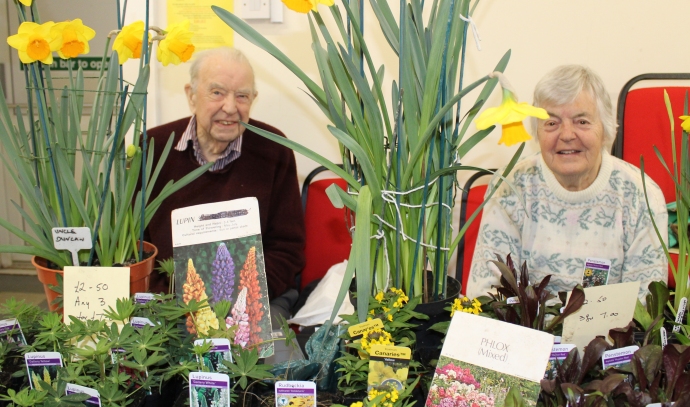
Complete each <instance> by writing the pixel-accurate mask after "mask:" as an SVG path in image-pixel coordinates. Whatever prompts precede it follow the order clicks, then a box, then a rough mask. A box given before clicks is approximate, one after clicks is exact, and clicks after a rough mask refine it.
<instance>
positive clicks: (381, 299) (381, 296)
mask: <svg viewBox="0 0 690 407" xmlns="http://www.w3.org/2000/svg"><path fill="white" fill-rule="evenodd" d="M374 299H375V300H376V301H378V302H381V301H383V291H379V293H378V294H376V297H374ZM372 311H373V310H372Z"/></svg>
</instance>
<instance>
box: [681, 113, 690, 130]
mask: <svg viewBox="0 0 690 407" xmlns="http://www.w3.org/2000/svg"><path fill="white" fill-rule="evenodd" d="M680 120H682V121H683V123H681V124H680V127H682V128H683V130H684V131H685V132H686V133H690V116H680Z"/></svg>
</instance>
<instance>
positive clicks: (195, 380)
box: [189, 372, 230, 388]
mask: <svg viewBox="0 0 690 407" xmlns="http://www.w3.org/2000/svg"><path fill="white" fill-rule="evenodd" d="M189 384H190V387H215V388H227V387H228V386H229V384H230V378H229V377H228V375H226V374H223V373H206V372H191V373H189Z"/></svg>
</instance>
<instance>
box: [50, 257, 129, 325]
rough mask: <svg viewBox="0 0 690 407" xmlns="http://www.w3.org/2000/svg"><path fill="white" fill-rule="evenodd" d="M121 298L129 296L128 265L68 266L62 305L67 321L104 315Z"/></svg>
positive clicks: (96, 317) (100, 317)
mask: <svg viewBox="0 0 690 407" xmlns="http://www.w3.org/2000/svg"><path fill="white" fill-rule="evenodd" d="M118 298H129V267H65V275H64V287H63V309H64V312H65V322H66V323H69V317H70V316H74V317H77V318H79V319H80V320H88V319H103V318H104V311H105V310H107V309H108V307H113V309H115V304H116V301H117V299H118Z"/></svg>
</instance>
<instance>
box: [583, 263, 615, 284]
mask: <svg viewBox="0 0 690 407" xmlns="http://www.w3.org/2000/svg"><path fill="white" fill-rule="evenodd" d="M610 268H611V262H610V261H608V260H605V259H590V258H588V259H587V260H585V269H584V272H583V273H582V286H583V287H585V288H587V287H597V286H600V285H606V283H607V282H608V279H609V269H610Z"/></svg>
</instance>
